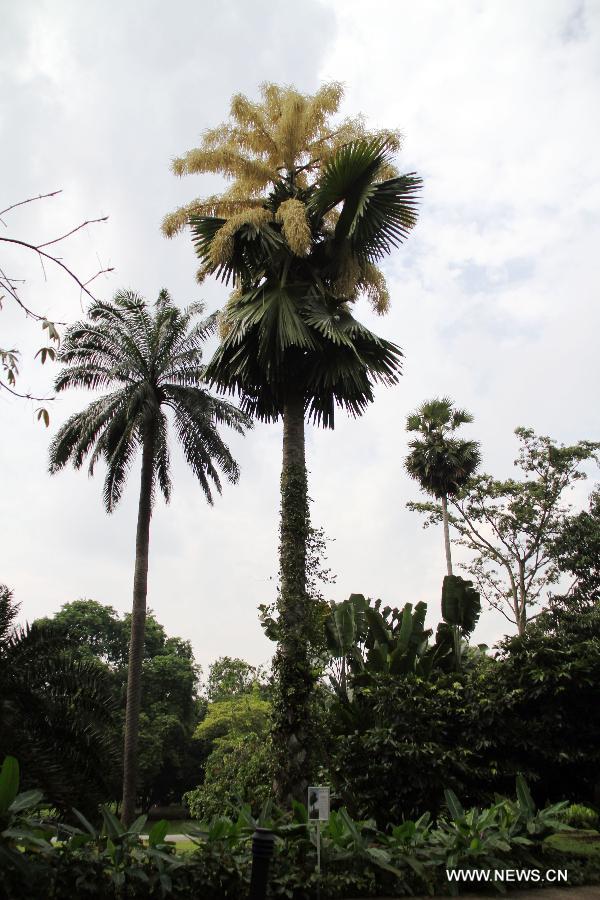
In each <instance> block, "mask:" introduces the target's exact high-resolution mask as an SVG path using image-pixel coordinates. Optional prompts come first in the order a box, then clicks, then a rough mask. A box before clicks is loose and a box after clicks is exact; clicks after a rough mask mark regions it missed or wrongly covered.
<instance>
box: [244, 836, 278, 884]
mask: <svg viewBox="0 0 600 900" xmlns="http://www.w3.org/2000/svg"><path fill="white" fill-rule="evenodd" d="M274 850H275V835H274V834H273V832H272V831H269V829H268V828H257V829H256V831H255V832H254V834H253V835H252V872H251V875H250V894H249V898H248V900H266V896H267V883H268V880H269V863H270V862H271V858H272V856H273V851H274Z"/></svg>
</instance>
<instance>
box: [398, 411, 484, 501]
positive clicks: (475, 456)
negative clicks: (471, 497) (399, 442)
mask: <svg viewBox="0 0 600 900" xmlns="http://www.w3.org/2000/svg"><path fill="white" fill-rule="evenodd" d="M472 421H473V416H472V415H471V414H470V413H468V412H467V411H466V410H463V409H454V407H453V404H452V401H451V400H450V399H448V398H447V397H444V398H442V399H436V400H429V401H428V402H426V403H424V404H423V405H422V406H421V407H420V408H419V409H418V410H417V412H415V413H412V414H411V415H409V416H408V418H407V423H406V425H407V430H408V431H417V432H419V433H420V434H421V435H422V437H420V438H415V439H414V440H412V441H410V442H409V445H408V446H409V448H410V451H411V452H410V453H409V455H408V456H407V458H406V462H405V466H406V470H407V472H408V474H409V475H410V476H411V477H412V478H415V479H416V480H417V481H418V482H419V483H420V485H421V487H422V488H423V489H424V490H425V491H427V493H429V494H433V495H434V496H435V497H446V496H448V495H455V494H457V493H459V491H460V490H461V488H462V487H464V485H465V483H466V482H467V481H468V479H469V478H470V477H471V476H472V475H473V474H474V472H475V470H476V469H477V467H478V465H479V463H480V460H481V456H480V453H479V444H478V443H477V442H476V441H464V440H460V439H459V438H453V437H450V435H451V434H452V432H454V431H455V430H456V429H457V428H459V427H460V426H461V425H465V424H469V423H470V422H472Z"/></svg>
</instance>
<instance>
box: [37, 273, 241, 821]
mask: <svg viewBox="0 0 600 900" xmlns="http://www.w3.org/2000/svg"><path fill="white" fill-rule="evenodd" d="M202 312H203V307H202V306H201V305H198V304H195V305H192V306H190V307H188V308H187V309H186V310H184V311H183V312H182V311H181V310H179V309H177V308H176V307H175V306H173V305H172V303H171V300H170V297H169V295H168V293H167V292H166V291H164V290H163V291H161V293H160V294H159V298H158V301H157V303H156V305H155V312H154V314H153V315H152V313H151V312H150V310H149V309H148V307H147V306H146V303H145V301H144V300H143V299H142V298H141V297H139V296H138V295H136V294H134V293H132V292H130V291H122V292H119V293H117V294H116V295H115V299H114V303H101V302H96V303H94V304H93V305H92V306H91V308H90V310H89V321H83V322H77V323H75V324H74V325H72V326H71V327H70V328H69V330H68V331H67V333H66V335H65V341H64V344H63V347H62V350H61V352H60V355H59V359H60V361H61V362H63V363H65V364H66V366H65V368H64V369H63V370H62V371H61V372H60V374H59V375H58V377H57V379H56V385H55V386H56V390H57V391H62V390H65V389H66V388H68V387H78V388H80V387H86V388H89V389H92V390H94V389H97V388H100V387H113V388H116V390H113V391H112V393H109V394H106V395H105V396H103V397H101V398H99V399H98V400H95V401H93V402H92V403H91V404H90V406H89V407H88V408H87V409H85V410H84V411H83V412H80V413H77V414H75V415H74V416H71V418H70V419H69V420H68V421H67V422H66V423H65V424H64V425H63V426H62V427H61V429H60V430H59V432H58V434H57V435H56V437H55V439H54V441H53V442H52V445H51V447H50V471H51V472H52V473H54V472H57V471H58V470H59V469H61V468H63V466H65V465H66V464H67V462H69V461H72V462H73V465H74V466H75V468H80V467H81V465H82V464H83V461H84V459H85V457H86V456H87V455H88V454H89V455H90V464H89V471H90V474H92V473H93V472H94V468H95V465H96V463H97V461H98V459H100V458H101V457H103V458H104V460H105V461H106V464H107V474H106V479H105V482H104V504H105V506H106V509H107V512H112V510H113V509H114V507H115V505H116V504H117V503H118V501H119V499H120V497H121V494H122V491H123V488H124V485H125V481H126V478H127V474H128V471H129V468H130V466H131V463H132V460H133V457H134V454H135V452H136V451H137V450H138V448H141V450H142V471H141V482H140V497H139V508H138V524H137V534H136V554H135V572H134V581H133V610H132V619H131V638H130V643H129V668H128V684H127V707H126V718H125V749H124V766H123V769H124V771H123V807H122V819H123V822H124V823H125V824H129V823H130V822H131V821H132V820H133V817H134V812H135V798H136V787H137V743H138V726H139V712H140V700H141V691H142V682H141V677H142V662H143V652H144V633H145V622H146V594H147V586H148V546H149V537H150V517H151V514H152V501H153V497H154V491H155V485H156V484H157V483H158V486H159V487H160V489H161V491H162V493H163V496H164V498H165V500H167V501H168V499H169V497H170V493H171V480H170V474H169V468H170V465H169V450H168V444H167V431H168V428H167V418H166V410H167V409H168V410H170V411H171V413H172V415H173V420H174V426H175V433H176V435H177V437H178V439H179V442H180V444H181V447H182V449H183V452H184V455H185V458H186V461H187V463H188V465H189V466H190V468H191V469H192V471H193V473H194V475H195V476H196V478H197V479H198V481H199V482H200V485H201V487H202V489H203V491H204V494H205V497H206V499H207V501H208V502H209V503H212V502H213V498H212V491H211V486H210V482H212V485H213V486H214V488H216V489H217V491H219V492H220V491H221V481H220V478H219V473H218V469H221V471H222V472H223V473H224V474H225V476H226V478H227V479H228V480H229V481H230V482H232V483H235V482H236V481H237V479H238V474H239V473H238V467H237V464H236V462H235V460H234V459H233V457H232V456H231V453H230V452H229V449H228V448H227V446H226V445H225V444H224V442H223V440H222V439H221V437H220V436H219V433H218V431H217V425H220V424H226V425H229V426H231V427H232V428H234V429H235V430H236V431H238V432H243V430H244V427H245V426H247V425H248V424H249V421H248V419H247V417H246V416H245V415H244V414H243V413H241V412H240V411H239V410H238V409H236V408H235V407H234V406H232V405H231V404H229V403H226V402H224V401H222V400H217V399H215V398H214V397H212V396H211V395H210V394H209V393H208V392H207V391H206V390H205V389H204V388H203V387H201V385H202V384H203V382H204V375H205V370H204V366H203V365H202V362H201V359H202V349H201V347H202V343H203V341H204V339H205V338H206V336H207V335H208V334H210V332H211V331H212V329H213V327H214V317H209V318H208V319H204V320H201V321H199V322H197V323H196V324H194V325H192V322H193V319H194V318H195V317H196V316H198V315H200V314H201V313H202Z"/></svg>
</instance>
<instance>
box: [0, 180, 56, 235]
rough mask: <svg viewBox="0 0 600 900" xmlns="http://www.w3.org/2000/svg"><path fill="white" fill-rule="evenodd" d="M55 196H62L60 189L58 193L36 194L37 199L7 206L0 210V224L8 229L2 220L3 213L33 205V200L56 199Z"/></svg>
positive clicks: (29, 199) (31, 198)
mask: <svg viewBox="0 0 600 900" xmlns="http://www.w3.org/2000/svg"><path fill="white" fill-rule="evenodd" d="M57 194H62V188H61V189H60V190H59V191H52V192H51V193H50V194H38V195H37V197H29V198H28V199H27V200H19V202H18V203H13V205H12V206H7V207H6V209H0V222H2V224H3V225H4V226H5V227H8V226H7V225H6V222H5V221H4V219H3V218H2V216H3V215H4V213H7V212H10V211H11V209H16V208H17V206H25V204H26V203H33V202H34V200H45V199H46V197H56V195H57Z"/></svg>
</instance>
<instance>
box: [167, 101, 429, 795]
mask: <svg viewBox="0 0 600 900" xmlns="http://www.w3.org/2000/svg"><path fill="white" fill-rule="evenodd" d="M341 95H342V92H341V87H340V85H338V84H332V85H326V86H324V87H323V88H322V89H321V90H320V91H318V92H317V93H316V94H315V95H314V96H312V97H310V96H305V95H302V94H300V93H298V92H297V91H295V90H293V89H292V88H279V87H277V86H276V85H264V86H263V88H262V96H263V102H262V103H251V102H250V101H249V100H247V99H246V98H245V97H241V96H236V97H234V98H233V100H232V105H231V122H230V123H229V124H225V125H222V126H220V127H219V128H216V129H214V130H213V131H210V132H207V133H205V136H204V140H203V144H202V147H200V148H199V149H197V150H192V151H190V152H189V153H188V154H187V155H186V156H185V157H183V158H181V159H178V160H176V161H175V163H174V170H175V172H176V173H177V174H184V173H196V172H219V173H221V174H223V175H224V176H225V177H227V178H229V179H230V181H231V185H230V187H229V188H228V189H227V190H226V191H225V192H224V193H223V194H221V195H219V196H214V197H210V198H208V199H207V200H204V201H200V200H197V201H194V202H193V203H191V204H189V205H188V206H187V207H183V208H182V209H180V210H178V211H176V212H175V213H173V214H171V215H170V216H167V218H166V219H165V221H164V223H163V228H164V231H165V233H166V234H168V235H170V234H173V233H175V232H176V231H177V230H179V229H180V228H181V227H183V226H184V225H185V224H189V225H190V226H191V230H192V237H193V240H194V243H195V247H196V252H197V255H198V257H199V259H200V262H201V266H200V270H199V273H198V274H199V278H200V279H201V280H202V279H204V278H205V277H206V276H207V275H215V276H216V277H217V278H218V279H220V280H221V281H223V282H225V283H226V284H230V285H231V286H232V287H233V292H232V294H231V296H230V298H229V301H228V303H227V305H226V306H225V308H224V310H223V312H222V314H221V317H220V319H221V321H220V324H221V336H222V342H221V344H220V346H219V348H218V349H217V351H216V353H215V355H214V357H213V359H212V360H211V362H210V364H209V366H208V369H207V377H208V378H209V379H210V381H211V383H213V384H214V385H216V386H217V387H218V388H219V389H220V390H222V391H229V392H232V393H236V394H238V395H239V396H240V398H241V407H242V409H244V410H245V411H246V412H248V413H250V414H251V415H253V416H255V417H257V418H259V419H261V420H263V421H277V420H279V419H282V421H283V460H282V471H281V520H280V596H279V602H278V607H279V622H278V634H279V647H278V651H277V654H276V657H275V662H274V667H275V671H276V672H277V674H278V690H279V700H278V701H277V703H276V704H275V709H274V738H275V741H274V745H275V749H276V752H277V754H278V760H277V769H278V773H279V774H278V778H277V782H276V786H277V790H278V793H279V798H280V800H282V801H283V800H289V798H290V797H292V796H293V797H295V798H296V799H304V790H305V785H306V784H307V779H308V778H309V777H310V763H309V750H310V746H311V743H312V742H311V739H310V734H309V732H310V699H311V695H312V689H313V685H314V673H313V667H312V665H311V660H310V653H309V643H310V640H309V633H310V628H311V603H310V598H309V597H308V596H307V591H306V543H307V539H308V534H309V514H308V497H307V491H308V487H307V477H306V460H305V421H306V418H311V419H312V420H313V422H315V423H316V424H320V425H323V426H324V427H329V428H333V426H334V420H335V409H336V406H341V407H342V408H345V409H346V410H347V411H349V412H350V413H351V415H354V416H359V415H361V414H362V413H363V412H364V411H365V409H366V408H367V406H368V405H369V403H370V402H372V400H373V389H374V386H375V384H376V383H382V384H387V385H393V384H395V383H397V381H398V377H399V375H400V362H401V357H402V353H401V351H400V349H399V347H397V346H396V345H395V344H394V343H392V342H390V341H387V340H384V339H383V338H379V337H378V336H377V335H375V334H374V333H373V332H372V331H371V330H369V329H368V328H366V327H365V326H364V325H362V324H361V323H360V322H359V321H358V320H357V319H356V318H355V316H354V315H353V311H352V307H353V304H354V303H355V301H356V300H357V299H358V298H359V297H360V296H362V295H364V296H366V297H367V298H368V299H369V300H370V302H371V303H372V305H373V307H374V308H375V309H376V311H377V312H379V313H382V312H384V311H385V310H386V309H387V307H388V305H389V294H388V290H387V286H386V283H385V278H384V276H383V273H382V272H381V270H380V269H379V267H378V266H379V263H380V261H381V260H382V259H383V258H384V257H385V256H386V255H387V254H388V253H389V252H390V251H391V249H392V248H393V247H395V246H397V245H398V244H399V243H401V242H402V241H403V240H404V239H405V238H406V237H407V235H408V233H409V232H410V230H411V228H412V227H413V226H414V224H415V222H416V195H417V193H418V191H419V188H420V184H421V181H420V179H419V178H418V177H416V176H415V175H414V173H410V174H407V175H398V173H397V171H396V169H395V167H394V165H393V154H394V152H395V151H396V150H397V149H398V148H399V143H400V138H399V135H398V134H397V133H396V132H377V133H368V132H366V130H365V128H364V124H363V122H362V119H354V120H345V121H343V122H342V123H338V124H335V125H334V124H332V123H331V121H330V118H331V115H332V114H333V113H335V112H336V111H337V109H338V106H339V102H340V99H341Z"/></svg>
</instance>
